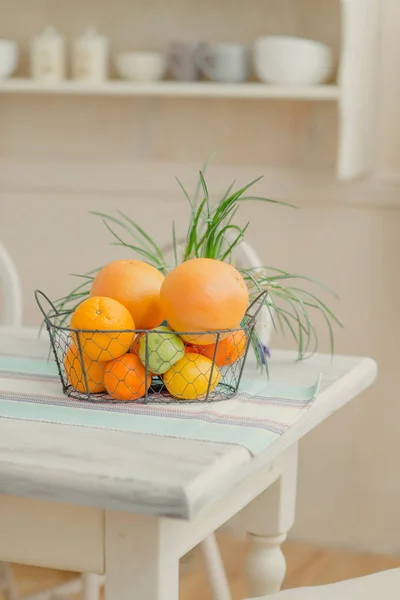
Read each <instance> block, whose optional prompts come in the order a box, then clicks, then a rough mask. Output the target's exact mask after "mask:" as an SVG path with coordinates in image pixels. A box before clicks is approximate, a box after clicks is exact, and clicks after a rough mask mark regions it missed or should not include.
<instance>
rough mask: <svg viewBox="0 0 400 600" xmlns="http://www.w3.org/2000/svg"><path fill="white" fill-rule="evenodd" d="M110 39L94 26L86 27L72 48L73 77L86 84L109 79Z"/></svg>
mask: <svg viewBox="0 0 400 600" xmlns="http://www.w3.org/2000/svg"><path fill="white" fill-rule="evenodd" d="M108 53H109V43H108V39H107V38H106V37H105V36H103V35H100V34H99V33H97V31H96V28H95V27H93V26H88V27H86V29H85V31H84V32H83V34H82V35H81V36H80V37H78V38H77V39H76V40H74V43H73V47H72V77H73V79H75V80H78V81H82V82H85V83H94V84H95V83H102V82H103V81H105V80H106V79H107V77H108Z"/></svg>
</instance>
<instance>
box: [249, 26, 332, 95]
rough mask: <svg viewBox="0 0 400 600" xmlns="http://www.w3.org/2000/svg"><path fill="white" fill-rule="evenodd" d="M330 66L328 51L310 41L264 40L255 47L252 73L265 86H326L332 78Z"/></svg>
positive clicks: (277, 37) (287, 38)
mask: <svg viewBox="0 0 400 600" xmlns="http://www.w3.org/2000/svg"><path fill="white" fill-rule="evenodd" d="M333 62H334V61H333V52H332V50H331V48H330V47H329V46H326V45H325V44H322V43H321V42H315V41H313V40H308V39H304V38H295V37H286V36H266V37H261V38H259V39H257V40H256V41H255V43H254V70H255V73H256V75H257V77H258V78H259V79H260V80H261V81H263V82H265V83H272V84H276V85H317V84H321V83H325V82H327V81H328V80H329V79H330V77H331V76H332V72H333Z"/></svg>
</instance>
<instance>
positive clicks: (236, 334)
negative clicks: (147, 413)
mask: <svg viewBox="0 0 400 600" xmlns="http://www.w3.org/2000/svg"><path fill="white" fill-rule="evenodd" d="M35 298H36V302H37V304H38V306H39V308H40V310H41V312H42V314H43V316H44V322H45V325H46V329H47V331H48V334H49V337H50V342H51V347H52V351H53V354H54V358H55V361H56V364H57V368H58V372H59V376H60V379H61V384H62V389H63V392H64V394H66V395H67V396H70V397H71V398H76V399H78V400H85V401H90V402H126V401H127V402H133V401H134V402H139V403H142V404H147V403H156V402H158V403H169V402H214V401H218V400H225V399H228V398H232V397H233V396H234V395H235V394H236V392H237V390H238V388H239V384H240V379H241V376H242V373H243V368H244V365H245V361H246V357H247V353H248V350H249V347H250V345H251V344H252V343H254V337H253V335H254V328H255V325H256V321H257V316H258V314H259V312H260V310H261V308H262V306H263V304H265V301H266V293H261V294H260V295H259V296H258V297H257V298H256V299H255V300H254V301H253V302H252V303H251V304H250V306H249V307H248V309H247V311H246V314H245V316H244V318H243V321H242V323H241V326H240V327H239V328H237V329H224V330H218V331H203V332H173V331H171V330H170V329H168V328H167V327H166V326H165V325H162V326H160V327H158V328H156V329H153V330H150V331H149V330H112V331H105V330H101V331H100V330H89V329H87V330H86V329H85V330H84V329H72V328H71V327H69V326H68V323H69V319H70V316H71V315H72V312H73V311H61V312H60V311H58V310H57V309H56V307H55V306H54V304H53V303H52V302H51V300H50V299H49V298H48V297H47V296H46V295H45V294H44V293H43V292H41V291H40V290H36V291H35ZM202 342H203V343H202ZM205 342H207V343H205Z"/></svg>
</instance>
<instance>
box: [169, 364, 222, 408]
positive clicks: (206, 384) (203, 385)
mask: <svg viewBox="0 0 400 600" xmlns="http://www.w3.org/2000/svg"><path fill="white" fill-rule="evenodd" d="M163 379H164V383H165V386H166V388H167V390H168V391H169V393H170V394H171V396H174V397H175V398H179V399H180V400H201V399H203V398H205V396H206V395H207V390H208V392H209V393H210V392H212V391H213V390H214V389H215V388H216V387H217V385H218V383H219V382H220V380H221V374H220V372H219V370H218V367H216V366H215V365H213V363H212V361H211V360H210V359H209V358H207V357H205V356H201V355H200V354H195V353H188V354H185V355H184V357H183V358H181V359H180V360H179V361H178V362H177V363H175V364H174V365H173V366H172V367H171V368H170V369H169V370H168V371H167V372H166V373H165V374H164V376H163Z"/></svg>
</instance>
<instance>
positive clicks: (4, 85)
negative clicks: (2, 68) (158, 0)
mask: <svg viewBox="0 0 400 600" xmlns="http://www.w3.org/2000/svg"><path fill="white" fill-rule="evenodd" d="M0 93H9V94H14V93H15V94H67V95H68V94H70V95H93V96H95V95H98V96H148V97H151V96H153V97H158V96H159V97H178V98H179V97H181V98H184V97H188V98H248V99H252V98H254V99H256V98H258V99H268V98H272V99H274V98H275V99H288V100H337V99H338V98H339V88H338V86H336V85H313V86H280V85H279V86H278V85H268V84H264V83H257V82H255V83H213V82H178V81H158V82H149V83H137V82H128V81H118V80H110V81H107V82H106V83H102V84H99V85H88V84H85V83H80V82H76V81H70V80H66V81H63V82H61V83H57V84H43V83H38V82H36V81H34V80H31V79H17V78H15V79H14V78H12V79H7V80H5V81H1V82H0Z"/></svg>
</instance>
